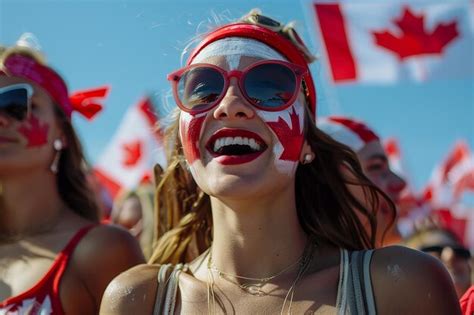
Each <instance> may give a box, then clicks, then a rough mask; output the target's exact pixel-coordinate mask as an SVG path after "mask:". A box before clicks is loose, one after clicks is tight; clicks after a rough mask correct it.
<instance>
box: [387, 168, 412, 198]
mask: <svg viewBox="0 0 474 315" xmlns="http://www.w3.org/2000/svg"><path fill="white" fill-rule="evenodd" d="M406 185H407V183H406V182H405V180H404V179H403V178H401V177H400V176H398V175H397V174H395V173H394V172H393V171H391V170H390V182H389V184H388V190H389V191H390V192H391V193H399V192H401V191H402V190H403V188H405V187H406Z"/></svg>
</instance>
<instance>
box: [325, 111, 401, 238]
mask: <svg viewBox="0 0 474 315" xmlns="http://www.w3.org/2000/svg"><path fill="white" fill-rule="evenodd" d="M316 124H317V126H318V128H319V129H321V130H322V131H324V132H325V133H327V134H328V135H330V136H331V137H332V138H333V139H334V140H337V141H339V142H340V143H342V144H345V145H347V146H348V147H349V148H351V149H352V150H353V151H354V152H355V153H356V154H357V157H358V158H359V162H360V164H361V167H362V170H363V171H364V174H365V175H366V176H367V177H368V178H369V179H370V180H371V181H372V182H373V183H374V184H375V185H376V186H377V187H379V188H380V189H382V191H383V192H385V193H386V194H387V195H388V196H389V197H390V199H391V200H392V201H393V202H395V203H396V202H397V201H398V200H399V197H400V193H401V192H402V190H403V188H405V186H406V182H405V181H404V180H403V179H402V178H400V177H399V176H398V175H397V174H395V173H394V172H393V171H392V170H391V169H390V165H389V163H388V158H387V155H386V153H385V150H384V148H383V146H382V143H381V141H380V138H379V136H378V135H377V134H376V133H375V132H374V131H373V130H372V129H371V128H369V127H368V126H367V125H366V124H365V123H363V122H362V121H359V120H356V119H353V118H349V117H344V116H329V117H322V118H318V120H317V123H316ZM350 188H351V189H352V188H354V187H353V186H352V187H350ZM354 193H355V194H356V195H360V199H362V198H363V192H362V191H361V190H360V189H355V191H354ZM358 193H359V194H358ZM360 193H362V194H360ZM393 210H394V209H392V208H391V207H389V206H388V205H387V204H385V203H383V202H381V203H380V204H379V208H378V210H377V232H376V238H375V245H376V247H380V246H387V245H394V244H400V243H401V242H402V238H401V235H400V232H399V230H398V228H397V213H396V212H395V211H393ZM362 221H363V222H365V225H366V226H367V228H368V229H369V228H370V224H369V222H368V221H367V220H364V219H363V218H362Z"/></svg>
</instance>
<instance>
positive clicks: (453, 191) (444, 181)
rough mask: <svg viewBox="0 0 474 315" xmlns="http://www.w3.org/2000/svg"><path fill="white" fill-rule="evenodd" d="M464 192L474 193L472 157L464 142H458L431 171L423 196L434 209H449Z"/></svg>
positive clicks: (473, 163)
mask: <svg viewBox="0 0 474 315" xmlns="http://www.w3.org/2000/svg"><path fill="white" fill-rule="evenodd" d="M466 191H473V192H474V155H472V153H471V152H470V150H469V148H468V146H467V144H466V143H465V142H458V143H456V145H455V146H454V148H453V150H452V151H451V152H450V153H449V154H448V156H447V157H446V159H445V160H444V161H443V163H441V164H440V165H439V166H437V167H436V168H435V169H434V170H433V173H432V175H431V179H430V182H429V183H428V185H427V187H426V189H425V193H424V194H425V199H426V200H428V201H429V202H430V203H431V204H432V205H433V206H434V207H436V208H444V207H446V208H449V207H451V206H452V205H453V204H455V203H456V202H458V201H459V199H460V197H461V195H462V194H463V193H464V192H466Z"/></svg>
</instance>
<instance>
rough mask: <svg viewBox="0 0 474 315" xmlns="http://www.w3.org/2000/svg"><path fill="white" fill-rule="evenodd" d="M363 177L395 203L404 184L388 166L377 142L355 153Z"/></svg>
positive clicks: (372, 142)
mask: <svg viewBox="0 0 474 315" xmlns="http://www.w3.org/2000/svg"><path fill="white" fill-rule="evenodd" d="M357 156H358V158H359V161H360V163H361V166H362V169H363V170H364V173H365V175H366V176H367V177H368V178H369V179H370V180H371V181H372V182H373V183H374V184H375V185H376V186H377V187H379V188H380V189H382V190H383V191H384V192H385V193H386V194H387V195H388V196H389V197H390V198H391V199H392V200H393V201H394V202H397V201H398V199H399V197H400V193H401V191H402V190H403V188H405V186H406V182H405V181H404V180H403V179H402V178H400V177H399V176H398V175H397V174H395V173H394V172H393V171H392V170H391V169H390V166H389V164H388V159H387V155H386V154H385V150H384V149H383V147H382V144H381V143H380V141H379V140H373V141H371V142H369V143H367V144H366V145H365V146H364V147H363V148H362V149H360V150H359V152H357Z"/></svg>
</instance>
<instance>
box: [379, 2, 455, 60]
mask: <svg viewBox="0 0 474 315" xmlns="http://www.w3.org/2000/svg"><path fill="white" fill-rule="evenodd" d="M393 23H394V24H395V25H397V27H398V28H399V29H400V34H398V35H394V34H392V33H391V32H390V31H389V30H383V31H380V32H372V34H373V35H374V37H375V43H376V44H377V45H378V46H381V47H384V48H386V49H388V50H390V51H392V52H394V53H395V54H397V56H398V58H399V59H400V60H403V59H405V58H407V57H410V56H419V55H434V54H442V53H443V50H444V48H445V47H446V46H447V45H448V44H449V43H450V42H451V41H452V40H454V39H455V38H456V37H458V36H459V32H458V30H457V23H456V21H451V22H448V23H438V24H437V25H436V27H435V29H434V31H432V32H429V31H428V30H427V29H426V26H425V17H424V15H423V14H420V15H415V14H414V13H413V12H412V11H411V10H410V8H409V7H405V8H404V11H403V16H402V17H401V18H399V19H394V20H393Z"/></svg>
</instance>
